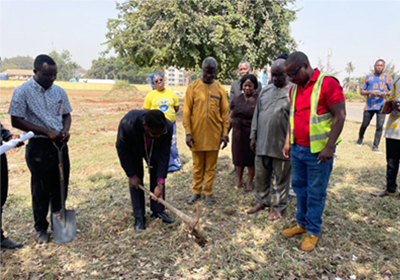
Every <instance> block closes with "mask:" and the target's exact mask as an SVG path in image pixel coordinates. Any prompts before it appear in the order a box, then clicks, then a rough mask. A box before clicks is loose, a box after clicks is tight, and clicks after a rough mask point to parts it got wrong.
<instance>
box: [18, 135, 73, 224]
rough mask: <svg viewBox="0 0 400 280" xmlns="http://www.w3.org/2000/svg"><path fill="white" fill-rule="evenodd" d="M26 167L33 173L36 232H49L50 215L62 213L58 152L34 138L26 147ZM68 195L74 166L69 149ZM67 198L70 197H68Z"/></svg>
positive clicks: (66, 163)
mask: <svg viewBox="0 0 400 280" xmlns="http://www.w3.org/2000/svg"><path fill="white" fill-rule="evenodd" d="M25 159H26V163H27V165H28V168H29V170H30V171H31V194H32V207H33V216H34V220H35V229H36V231H47V228H48V227H49V223H48V222H47V219H46V218H47V214H48V212H49V205H50V204H51V212H52V213H53V212H57V211H60V209H61V193H60V173H59V169H58V151H57V149H56V148H55V147H54V145H53V143H52V142H51V140H50V139H48V138H32V139H31V140H29V144H28V145H27V147H26V154H25ZM63 161H64V180H65V189H66V191H65V193H66V195H67V193H68V182H69V171H70V163H69V156H68V146H67V145H65V147H64V149H63ZM65 198H66V197H65Z"/></svg>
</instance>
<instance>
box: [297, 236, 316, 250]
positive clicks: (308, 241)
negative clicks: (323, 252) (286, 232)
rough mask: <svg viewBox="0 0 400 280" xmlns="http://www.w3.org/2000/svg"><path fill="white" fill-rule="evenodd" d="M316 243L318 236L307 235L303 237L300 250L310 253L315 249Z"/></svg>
mask: <svg viewBox="0 0 400 280" xmlns="http://www.w3.org/2000/svg"><path fill="white" fill-rule="evenodd" d="M317 242H318V236H315V235H312V234H311V233H307V234H306V235H305V236H304V239H303V242H301V246H300V249H301V250H303V251H306V252H311V251H313V250H314V249H315V246H316V245H317Z"/></svg>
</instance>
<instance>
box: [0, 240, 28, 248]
mask: <svg viewBox="0 0 400 280" xmlns="http://www.w3.org/2000/svg"><path fill="white" fill-rule="evenodd" d="M22 246H23V245H22V243H18V242H14V241H12V240H10V239H8V238H4V239H3V240H2V241H1V248H2V249H10V250H13V249H18V248H21V247H22Z"/></svg>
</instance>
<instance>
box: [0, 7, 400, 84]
mask: <svg viewBox="0 0 400 280" xmlns="http://www.w3.org/2000/svg"><path fill="white" fill-rule="evenodd" d="M295 8H296V9H300V11H298V13H297V19H296V20H295V21H294V22H292V23H291V25H290V26H291V30H292V36H293V38H294V39H295V40H296V42H297V44H298V50H300V51H303V52H304V53H306V54H307V55H308V57H309V59H310V62H311V65H312V66H313V67H316V66H317V64H318V60H319V59H321V60H322V61H323V63H324V64H326V63H327V54H328V51H329V50H330V52H331V57H330V64H331V66H332V67H333V68H334V69H335V71H338V72H340V73H339V74H338V78H339V79H340V80H343V79H344V78H345V77H346V76H347V73H346V72H345V67H346V65H347V63H348V62H352V63H353V65H355V71H354V73H353V74H352V75H353V76H363V75H365V74H368V73H369V71H370V69H371V67H372V66H373V64H374V62H375V61H376V60H377V59H378V58H383V59H385V60H386V61H388V62H390V61H392V62H393V63H395V64H397V67H396V70H398V71H400V51H399V49H400V28H399V26H400V20H398V19H397V18H396V17H395V15H396V14H397V13H398V11H399V10H400V0H397V1H396V0H394V1H383V0H376V1H340V0H331V1H323V0H319V1H309V0H298V1H296V2H295ZM117 16H118V11H117V10H116V3H115V1H114V0H84V1H74V0H70V1H59V0H52V1H49V0H47V1H40V0H39V1H38V0H25V1H22V0H0V36H1V37H0V57H1V58H4V57H7V58H9V57H13V56H17V55H29V56H32V57H35V56H37V55H38V54H41V53H49V52H50V51H52V50H56V51H57V52H61V51H62V50H64V49H65V50H68V51H70V53H71V54H72V59H73V60H74V61H76V62H77V63H78V64H80V65H81V66H82V67H83V68H85V69H89V68H90V67H91V64H92V60H94V59H97V58H98V57H99V54H100V53H101V52H103V51H105V50H106V46H105V45H102V44H103V43H104V42H105V41H106V37H105V34H106V33H107V31H108V29H107V20H108V19H111V18H117Z"/></svg>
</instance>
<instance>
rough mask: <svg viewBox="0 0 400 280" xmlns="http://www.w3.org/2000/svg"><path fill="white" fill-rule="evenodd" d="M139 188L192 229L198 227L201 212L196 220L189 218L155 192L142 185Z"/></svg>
mask: <svg viewBox="0 0 400 280" xmlns="http://www.w3.org/2000/svg"><path fill="white" fill-rule="evenodd" d="M139 188H140V189H141V190H142V191H144V192H145V193H147V194H148V195H150V196H151V197H152V198H155V199H156V200H157V202H158V203H161V204H162V205H164V206H165V207H166V208H168V209H169V210H170V211H171V212H173V213H174V214H175V215H177V216H178V217H179V218H181V219H182V221H184V222H185V224H187V225H188V226H189V227H190V228H192V229H195V228H196V226H197V224H198V222H199V219H200V215H201V212H198V213H197V214H196V216H195V218H194V219H193V218H191V217H189V216H188V215H186V214H185V213H183V212H182V211H180V210H178V209H176V208H175V207H174V206H172V205H171V204H169V203H168V202H166V201H165V200H164V199H162V198H158V197H157V196H156V195H155V194H154V193H153V192H151V191H149V190H148V189H146V188H145V187H143V186H142V185H139Z"/></svg>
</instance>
